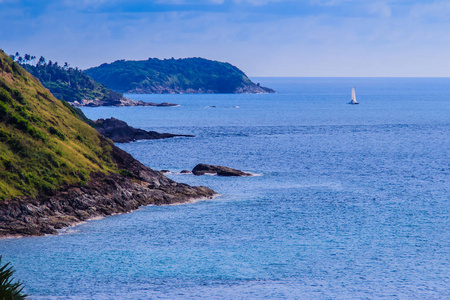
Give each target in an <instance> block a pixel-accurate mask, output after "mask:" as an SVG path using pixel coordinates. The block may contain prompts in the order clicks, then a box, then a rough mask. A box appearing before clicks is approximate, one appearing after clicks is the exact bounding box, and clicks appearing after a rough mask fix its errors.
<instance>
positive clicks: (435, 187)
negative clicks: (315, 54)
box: [0, 78, 450, 299]
mask: <svg viewBox="0 0 450 300" xmlns="http://www.w3.org/2000/svg"><path fill="white" fill-rule="evenodd" d="M256 80H257V81H260V82H261V84H263V85H267V86H270V87H272V88H275V89H276V90H277V91H278V93H276V94H270V95H128V96H129V97H131V98H135V99H138V100H145V101H151V102H165V101H166V102H174V103H178V104H181V106H179V107H126V108H85V109H83V111H84V112H85V113H86V115H87V116H88V117H90V118H92V119H97V118H101V117H103V118H107V117H111V116H113V117H116V118H119V119H122V120H125V121H126V122H128V123H129V124H130V125H132V126H135V127H140V128H143V129H147V130H156V131H160V132H172V133H181V134H194V135H196V137H195V138H174V139H167V140H157V141H139V142H136V143H130V144H120V145H119V146H120V147H121V148H123V149H125V150H126V151H128V152H130V153H131V154H132V155H133V156H134V157H136V158H137V159H139V160H140V161H142V162H143V163H144V164H146V165H148V166H150V167H152V168H155V169H169V170H171V171H173V173H172V174H169V176H170V177H171V178H173V179H175V180H177V181H181V182H186V183H189V184H193V185H206V186H209V187H212V188H214V189H215V190H216V191H217V192H219V193H220V194H221V195H220V196H219V197H217V198H216V199H214V200H208V201H200V202H196V203H194V204H187V205H177V206H165V207H155V206H148V207H144V208H141V209H140V210H138V211H135V212H133V213H129V214H124V215H117V216H112V217H108V218H105V219H102V220H95V221H90V222H87V223H85V224H82V225H79V226H76V227H74V228H70V229H69V230H67V231H66V232H65V233H64V234H61V235H58V236H46V237H32V238H21V239H7V240H1V241H0V253H1V254H2V255H3V257H4V260H6V261H11V262H12V263H13V264H14V267H15V268H16V269H17V276H18V277H20V278H21V279H22V280H23V281H24V283H25V284H26V291H27V292H28V293H29V294H31V295H32V296H33V297H32V299H149V298H161V299H197V298H206V299H383V298H384V299H443V298H449V297H450V288H449V286H450V282H449V281H450V280H449V279H450V271H449V262H450V250H449V245H450V243H449V240H450V239H449V198H450V185H449V178H450V176H449V175H450V159H449V149H450V140H449V136H450V122H449V115H450V114H449V112H450V79H439V78H436V79H401V78H397V79H392V78H358V79H354V78H353V79H352V78H259V79H256ZM353 85H354V86H356V92H357V97H358V100H359V101H360V103H361V104H360V105H359V106H351V105H347V104H346V102H348V101H349V97H350V90H351V87H352V86H353ZM210 106H215V107H214V108H212V107H210ZM200 162H202V163H208V164H221V165H226V166H230V167H234V168H238V169H242V170H244V171H249V172H253V173H256V174H258V175H259V176H255V177H250V178H223V177H216V176H202V177H195V176H193V175H180V174H177V172H179V171H181V170H183V169H192V168H193V167H194V166H195V165H196V164H197V163H200Z"/></svg>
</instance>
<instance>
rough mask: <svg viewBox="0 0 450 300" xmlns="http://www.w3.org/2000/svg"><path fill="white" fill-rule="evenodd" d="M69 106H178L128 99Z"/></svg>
mask: <svg viewBox="0 0 450 300" xmlns="http://www.w3.org/2000/svg"><path fill="white" fill-rule="evenodd" d="M69 103H70V105H72V106H75V107H99V106H160V107H173V106H179V105H178V104H175V103H169V102H163V103H154V102H144V101H142V100H139V101H138V100H133V99H130V98H126V97H122V98H120V99H118V100H116V101H105V100H99V99H83V100H82V101H74V102H69Z"/></svg>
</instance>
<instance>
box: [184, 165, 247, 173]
mask: <svg viewBox="0 0 450 300" xmlns="http://www.w3.org/2000/svg"><path fill="white" fill-rule="evenodd" d="M192 173H193V174H194V175H197V176H199V175H205V174H207V173H208V174H217V175H218V176H252V174H250V173H246V172H243V171H240V170H236V169H232V168H229V167H224V166H215V165H206V164H198V165H196V166H195V167H194V169H192Z"/></svg>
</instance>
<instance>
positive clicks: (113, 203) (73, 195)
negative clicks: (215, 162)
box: [0, 51, 214, 237]
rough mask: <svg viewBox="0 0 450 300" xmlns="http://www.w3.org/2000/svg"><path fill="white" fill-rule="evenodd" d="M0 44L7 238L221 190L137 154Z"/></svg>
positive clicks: (2, 213) (0, 217) (0, 232)
mask: <svg viewBox="0 0 450 300" xmlns="http://www.w3.org/2000/svg"><path fill="white" fill-rule="evenodd" d="M80 113H81V112H80V111H78V112H77V111H76V110H75V109H74V108H72V107H71V106H70V105H68V104H67V103H64V102H62V101H60V100H58V99H56V98H55V97H54V96H53V95H52V94H51V93H50V92H49V91H48V90H47V89H46V88H44V87H43V86H42V85H41V84H40V83H39V81H38V80H37V79H36V78H34V77H33V76H31V75H30V74H29V73H28V72H26V71H25V70H24V69H23V68H22V67H20V65H19V64H18V63H16V62H14V61H12V60H11V58H10V57H8V56H7V55H6V54H5V53H3V51H0V237H1V236H5V235H14V234H43V233H54V232H55V230H56V229H57V228H61V227H64V226H69V225H71V224H73V223H76V222H79V221H82V220H86V219H88V218H91V217H93V216H102V215H108V214H111V213H117V212H124V211H129V210H132V209H136V208H137V207H139V206H140V205H145V204H163V203H172V202H184V201H187V200H188V199H192V198H197V197H209V196H211V195H213V194H214V192H213V191H212V190H210V189H207V188H202V187H199V188H195V187H189V186H187V185H183V184H178V183H175V182H173V181H172V180H169V179H168V178H166V177H164V176H163V175H162V174H160V173H159V172H156V171H153V170H151V169H150V168H148V167H145V166H143V165H142V164H140V163H139V162H138V161H136V160H134V159H133V158H132V157H131V156H130V155H129V154H127V153H125V152H124V151H122V150H120V149H119V148H117V147H115V146H114V144H113V142H112V141H111V140H109V139H106V138H104V137H103V136H101V135H100V134H98V133H97V131H96V130H95V129H94V128H92V127H91V126H89V125H88V124H87V123H86V122H84V121H83V120H82V119H81V118H80V117H79V114H80Z"/></svg>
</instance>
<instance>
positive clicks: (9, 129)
mask: <svg viewBox="0 0 450 300" xmlns="http://www.w3.org/2000/svg"><path fill="white" fill-rule="evenodd" d="M80 116H82V113H81V112H80V111H78V110H76V109H73V108H72V107H70V106H69V105H67V104H66V103H64V102H63V101H61V100H58V99H56V98H55V97H53V95H52V94H51V93H50V92H49V91H48V90H47V89H45V88H44V87H43V86H42V85H41V84H40V83H39V81H38V80H36V79H35V78H34V77H32V76H31V75H30V74H28V73H27V72H26V71H25V70H24V69H22V68H21V67H20V65H18V64H17V63H15V62H13V61H12V60H11V59H10V58H9V57H8V56H7V55H6V54H5V53H3V52H2V51H0V200H6V199H11V198H14V197H21V196H31V197H34V196H36V195H38V194H50V193H52V192H54V191H56V190H58V189H60V188H61V187H63V186H65V185H72V184H84V183H85V182H86V181H87V180H89V176H90V174H91V173H92V172H108V171H113V172H119V171H118V170H117V169H116V166H115V165H114V164H113V163H112V162H111V159H110V153H111V151H112V142H111V141H109V140H106V139H105V138H103V137H102V136H100V135H99V134H98V133H97V132H96V130H95V129H93V128H92V127H91V126H89V125H88V124H87V123H86V122H85V121H83V120H82V118H83V116H82V117H80ZM84 118H85V117H84Z"/></svg>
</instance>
